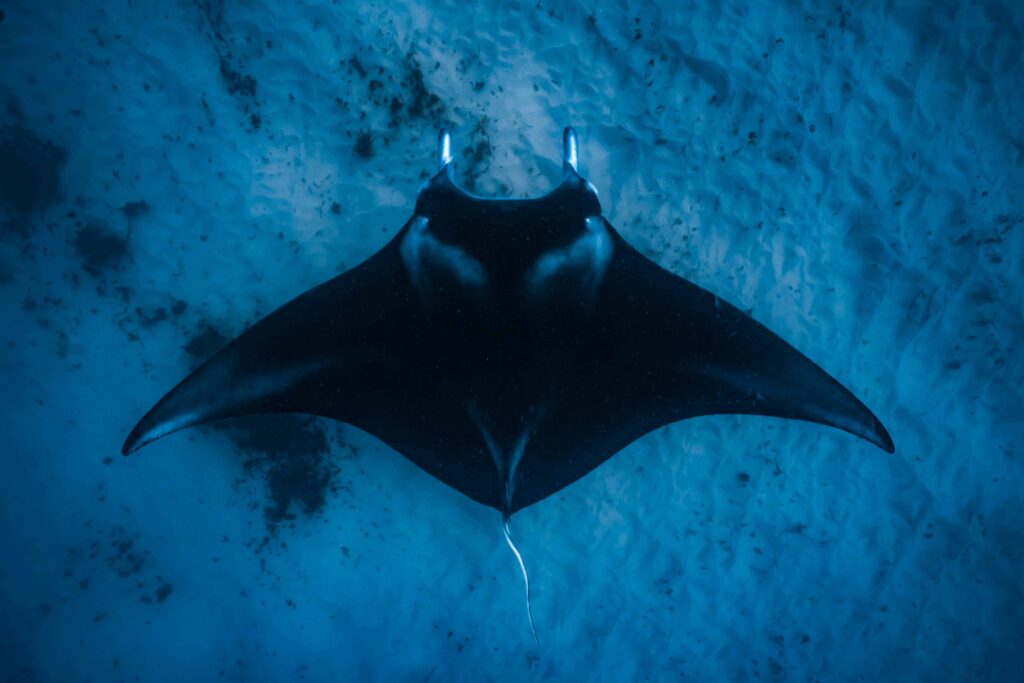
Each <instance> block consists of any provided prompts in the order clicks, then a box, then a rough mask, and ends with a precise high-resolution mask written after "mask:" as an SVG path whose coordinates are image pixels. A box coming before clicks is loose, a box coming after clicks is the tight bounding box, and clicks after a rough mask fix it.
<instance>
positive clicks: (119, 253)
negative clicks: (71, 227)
mask: <svg viewBox="0 0 1024 683" xmlns="http://www.w3.org/2000/svg"><path fill="white" fill-rule="evenodd" d="M71 246H72V247H73V248H74V250H75V254H76V255H77V256H78V260H79V261H80V262H81V265H82V270H84V271H85V272H86V273H88V274H89V275H92V276H93V277H99V276H101V275H104V274H105V273H106V272H108V271H111V270H120V269H122V268H123V267H124V265H125V263H127V262H128V260H129V254H128V238H127V237H126V236H124V235H119V234H117V233H115V232H113V231H112V230H110V229H109V228H108V227H107V226H105V225H103V224H102V223H96V222H94V223H89V224H87V225H86V226H85V227H83V228H82V229H80V230H79V231H78V232H77V233H75V236H74V237H73V238H72V239H71Z"/></svg>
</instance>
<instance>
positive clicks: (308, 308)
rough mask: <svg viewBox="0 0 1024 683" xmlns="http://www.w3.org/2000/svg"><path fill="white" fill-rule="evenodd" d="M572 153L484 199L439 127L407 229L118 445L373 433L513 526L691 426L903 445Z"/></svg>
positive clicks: (220, 358)
mask: <svg viewBox="0 0 1024 683" xmlns="http://www.w3.org/2000/svg"><path fill="white" fill-rule="evenodd" d="M577 164H578V142H577V138H576V134H575V132H574V131H573V130H572V129H571V128H567V129H566V130H565V135H564V151H563V169H564V175H563V179H562V182H561V183H560V184H559V185H558V186H557V187H556V188H555V189H553V190H552V191H551V192H549V193H548V194H546V195H544V196H542V197H538V198H531V199H489V198H482V197H477V196H474V195H472V194H470V193H468V192H466V191H465V190H463V189H462V188H460V187H459V186H458V185H456V183H455V181H454V180H453V173H452V168H453V162H452V158H451V138H450V135H449V134H448V133H447V131H442V133H441V135H440V137H439V143H438V172H437V173H436V175H434V176H433V177H432V178H431V179H430V180H429V181H428V182H427V183H426V185H425V186H424V187H423V189H422V190H421V192H420V194H419V197H418V198H417V201H416V206H415V210H414V212H413V216H412V217H411V218H410V219H409V221H408V222H407V223H406V224H405V226H404V227H403V228H402V229H401V230H400V231H399V232H398V234H397V235H396V236H395V237H394V238H393V239H392V240H391V241H390V242H389V243H388V244H387V245H385V246H384V247H383V248H382V249H381V250H380V251H379V252H377V253H376V254H375V255H374V256H372V257H371V258H370V259H368V260H367V261H365V262H364V263H362V264H361V265H359V266H357V267H356V268H353V269H352V270H350V271H348V272H346V273H343V274H342V275H340V276H338V277H336V278H334V279H332V280H329V281H328V282H325V283H324V284H322V285H320V286H318V287H315V288H313V289H311V290H310V291H308V292H306V293H305V294H302V295H301V296H299V297H298V298H296V299H294V300H293V301H291V302H289V303H287V304H285V305H283V306H282V307H281V308H279V309H277V310H276V311H274V312H273V313H271V314H270V315H268V316H266V317H265V318H264V319H262V320H260V321H259V322H257V323H256V324H255V325H253V326H252V327H251V328H249V329H248V330H247V331H245V332H244V333H243V334H241V335H240V336H239V337H238V338H237V339H235V340H234V341H232V342H231V343H230V344H228V345H227V346H226V347H225V348H224V349H222V350H221V351H220V352H219V353H217V354H216V355H214V356H213V357H212V358H210V359H209V360H208V361H207V362H206V363H205V364H204V365H202V366H201V367H199V368H198V369H197V370H196V371H195V372H193V373H192V374H190V375H189V376H188V377H186V378H185V379H184V380H183V381H182V382H181V383H180V384H179V385H178V386H176V387H175V388H174V389H172V390H171V391H170V392H169V393H168V394H167V395H166V396H164V397H163V398H162V399H161V400H160V401H159V402H158V403H157V404H156V405H155V406H154V407H153V408H152V410H150V411H149V412H148V413H147V414H146V415H145V416H144V417H143V418H142V420H141V421H140V422H139V423H138V425H137V426H136V427H135V428H134V429H133V430H132V432H131V434H129V436H128V439H127V441H126V442H125V444H124V448H123V452H124V453H125V454H126V455H127V454H128V453H131V452H132V451H134V450H136V449H138V448H139V447H141V446H142V445H145V444H146V443H149V442H151V441H153V440H154V439H157V438H160V437H163V436H166V435H167V434H169V433H171V432H173V431H176V430H179V429H183V428H185V427H189V426H192V425H197V424H201V423H204V422H209V421H211V420H217V419H221V418H226V417H234V416H240V415H248V414H255V413H307V414H311V415H318V416H322V417H328V418H332V419H335V420H340V421H343V422H347V423H350V424H353V425H355V426H357V427H359V428H361V429H364V430H366V431H368V432H370V433H371V434H374V435H375V436H377V437H379V438H380V439H381V440H383V441H384V442H385V443H387V444H388V445H389V446H391V447H392V448H394V449H395V450H397V451H398V452H399V453H401V454H402V455H404V456H405V457H407V458H408V459H409V460H411V461H412V462H414V463H415V464H416V465H418V466H419V467H420V468H422V469H423V470H425V471H426V472H428V473H429V474H431V475H433V476H434V477H437V478H438V479H440V480H441V481H443V482H444V483H446V484H448V485H449V486H451V487H453V488H455V489H456V490H458V491H460V492H462V493H464V494H465V495H467V496H469V497H470V498H472V499H473V500H475V501H478V502H480V503H482V504H484V505H489V506H491V507H494V508H496V509H498V510H500V511H501V512H502V513H503V515H504V517H505V519H506V521H507V518H508V517H509V516H510V515H511V514H512V513H514V512H515V511H517V510H520V509H522V508H524V507H526V506H528V505H532V504H533V503H536V502H537V501H540V500H543V499H544V498H546V497H547V496H550V495H551V494H553V493H555V492H556V491H559V490H560V489H562V488H564V487H565V486H568V485H569V484H571V483H572V482H574V481H576V480H577V479H579V478H580V477H582V476H584V475H585V474H587V473H588V472H590V471H592V470H593V469H594V468H596V467H597V466H599V465H600V464H601V463H603V462H604V461H605V460H607V459H608V458H609V457H611V456H612V455H614V454H615V453H616V452H618V451H619V450H621V449H622V448H623V447H625V446H626V445H627V444H629V443H631V442H632V441H634V440H636V439H638V438H639V437H641V436H643V435H644V434H646V433H647V432H649V431H651V430H652V429H655V428H657V427H660V426H662V425H665V424H668V423H671V422H676V421H678V420H683V419H686V418H689V417H695V416H700V415H712V414H723V413H743V414H751V415H767V416H773V417H781V418H789V419H796V420H806V421H811V422H817V423H819V424H823V425H828V426H831V427H836V428H839V429H842V430H845V431H847V432H850V433H851V434H854V435H856V436H859V437H861V438H863V439H866V440H868V441H870V442H871V443H873V444H875V445H877V446H879V447H881V448H882V449H884V450H886V451H889V452H892V451H893V450H894V448H893V442H892V439H891V438H890V437H889V434H888V432H886V430H885V428H884V427H883V426H882V424H881V422H879V420H878V419H877V418H876V417H875V416H874V415H873V414H872V413H871V411H870V410H868V409H867V408H866V407H865V406H864V404H863V403H861V402H860V401H859V400H858V399H857V398H856V397H855V396H854V395H853V394H851V393H850V392H849V391H848V390H847V389H846V388H844V387H843V386H842V385H841V384H840V383H839V382H838V381H837V380H835V379H833V378H832V377H831V376H830V375H828V374H827V373H826V372H825V371H824V370H822V369H821V368H820V367H818V366H817V365H816V364H815V363H814V362H812V361H811V360H809V359H808V358H806V357H805V356H804V355H802V354H801V353H800V352H798V351H797V350H796V349H794V348H793V347H792V346H790V345H789V344H787V343H786V342H785V341H783V340H782V339H781V338H780V337H778V336H777V335H775V334H774V333H772V332H771V331H769V330H768V329H767V328H766V327H764V326H762V325H761V324H760V323H758V322H756V321H755V320H753V319H752V318H751V317H749V316H747V315H746V314H744V313H742V312H741V311H740V310H739V309H737V308H735V307H733V306H731V305H729V304H728V303H725V302H724V301H722V300H721V299H719V298H718V297H716V296H714V295H713V294H711V293H709V292H707V291H705V290H703V289H701V288H700V287H698V286H697V285H695V284H693V283H691V282H688V281H686V280H684V279H683V278H681V277H678V276H676V275H674V274H672V273H670V272H669V271H667V270H665V269H663V268H661V267H660V266H658V265H657V264H655V263H654V262H652V261H650V260H649V259H647V258H646V257H644V256H643V255H641V254H640V253H639V252H637V251H636V250H635V249H633V248H632V247H631V246H629V244H627V243H626V242H625V240H623V238H622V237H621V236H620V235H619V234H618V233H617V232H616V231H615V229H614V228H613V227H612V226H611V225H610V224H609V223H608V221H607V220H606V219H605V218H604V216H603V215H602V211H601V205H600V202H599V201H598V198H597V193H596V192H595V190H594V188H593V187H592V186H591V185H590V183H589V182H587V181H586V180H585V179H584V178H583V177H582V176H581V175H580V174H579V172H578V170H577ZM510 544H511V541H510Z"/></svg>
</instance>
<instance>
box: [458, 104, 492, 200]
mask: <svg viewBox="0 0 1024 683" xmlns="http://www.w3.org/2000/svg"><path fill="white" fill-rule="evenodd" d="M489 123H490V120H489V119H488V118H487V117H486V116H481V117H480V118H479V119H478V120H477V122H476V125H475V126H474V127H473V132H472V134H471V136H470V144H469V146H467V147H465V148H463V150H462V156H463V157H464V158H465V159H466V161H467V164H466V172H465V173H464V175H463V180H462V183H463V185H464V186H465V188H466V189H467V190H469V191H470V192H474V191H476V189H477V180H478V179H479V178H480V177H481V176H482V175H484V174H485V173H486V172H487V168H488V159H489V158H490V155H491V151H492V147H491V141H490V139H489V138H488V137H487V126H488V124H489Z"/></svg>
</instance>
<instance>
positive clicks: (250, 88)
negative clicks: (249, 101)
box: [220, 57, 256, 97]
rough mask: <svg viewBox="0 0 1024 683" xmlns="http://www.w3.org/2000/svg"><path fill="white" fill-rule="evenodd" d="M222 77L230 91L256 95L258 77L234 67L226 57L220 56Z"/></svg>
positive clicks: (244, 94) (249, 95) (242, 94)
mask: <svg viewBox="0 0 1024 683" xmlns="http://www.w3.org/2000/svg"><path fill="white" fill-rule="evenodd" d="M220 77H221V78H222V79H223V80H224V87H226V88H227V89H228V93H230V94H232V95H236V96H241V97H256V79H255V78H253V77H252V76H249V75H248V74H244V73H242V72H241V71H239V70H237V69H235V68H232V66H231V64H229V63H228V60H227V59H225V58H224V57H221V58H220Z"/></svg>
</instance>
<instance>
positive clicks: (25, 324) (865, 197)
mask: <svg viewBox="0 0 1024 683" xmlns="http://www.w3.org/2000/svg"><path fill="white" fill-rule="evenodd" d="M0 17H2V21H0V65H2V69H0V226H2V227H0V237H2V244H0V348H2V351H0V386H2V387H3V390H2V391H0V463H2V476H0V558H2V562H0V615H2V623H0V629H2V630H0V680H5V681H8V680H9V681H119V680H125V681H180V680H228V681H280V680H306V681H337V680H388V681H394V680H402V681H404V680H410V681H413V680H415V681H423V680H431V681H448V680H465V681H487V680H490V681H516V680H596V681H632V680H652V681H663V680H677V679H679V680H699V681H720V680H723V681H724V680H755V679H756V680H763V681H783V680H788V681H811V680H822V681H827V680H842V681H846V680H866V681H877V680H910V681H916V680H922V681H960V680H978V681H995V680H998V681H1004V680H1022V676H1024V662H1022V657H1021V654H1020V652H1021V648H1022V647H1024V600H1022V599H1024V595H1022V593H1024V577H1022V570H1024V556H1022V553H1024V518H1022V501H1024V496H1022V483H1024V476H1022V475H1024V450H1022V448H1024V447H1022V441H1024V407H1022V406H1024V403H1022V400H1024V358H1022V354H1021V353H1020V347H1021V344H1022V342H1024V277H1022V272H1024V268H1022V266H1024V207H1022V201H1021V188H1024V166H1022V158H1024V126H1022V122H1024V69H1022V34H1024V5H1021V4H1019V3H1014V2H960V3H957V2H942V1H933V2H917V3H903V2H864V3H848V4H840V3H836V2H822V3H814V2H802V3H801V2H798V3H788V2H786V3H775V2H763V3H761V2H753V3H752V2H749V1H747V0H743V1H742V2H724V3H693V2H681V3H677V2H665V3H640V2H615V3H607V4H605V3H602V4H601V5H600V7H599V8H596V7H587V6H585V5H583V4H580V3H575V2H561V1H559V2H554V1H553V0H540V2H536V1H534V2H525V3H488V2H466V1H461V2H429V3H427V2H417V3H406V2H386V3H348V2H333V3H330V2H280V3H269V2H255V1H252V2H249V1H247V2H234V1H231V0H226V1H221V2H218V1H216V0H205V1H197V2H149V1H145V0H135V1H133V2H128V1H124V0H119V1H111V2H57V1H53V2H39V3H33V2H17V1H16V2H13V3H7V4H6V5H4V6H3V7H2V14H0ZM567 124H572V125H574V126H575V127H576V128H577V130H578V131H579V133H580V138H581V149H580V165H581V171H582V172H583V174H584V175H585V176H586V177H587V178H589V180H590V181H591V182H592V183H593V184H594V185H595V186H596V188H597V189H598V191H599V192H600V196H601V200H602V203H603V207H604V212H605V215H606V216H607V217H608V218H609V220H610V221H611V223H612V224H613V225H614V226H615V227H616V228H617V229H618V230H619V231H620V233H622V235H623V236H624V237H625V238H626V239H627V240H628V241H629V242H630V243H632V244H633V245H635V246H636V247H637V248H638V249H640V250H641V251H642V252H643V253H644V254H646V255H647V256H649V257H650V258H652V259H654V260H655V261H657V262H658V263H659V264H661V265H663V266H664V267H666V268H668V269H670V270H672V271H673V272H675V273H677V274H679V275H682V276H683V277H686V278H688V279H690V280H692V281H694V282H696V283H698V284H700V285H701V286H703V287H705V288H707V289H709V290H711V291H713V292H715V293H716V294H718V295H719V296H721V297H723V298H725V299H726V300H728V301H730V302H732V303H734V304H736V305H737V306H739V307H740V308H741V309H743V310H745V311H747V312H748V313H750V314H752V315H753V316H754V317H755V318H756V319H757V320H759V321H761V322H762V323H764V324H766V325H768V326H769V327H770V328H772V329H773V330H774V331H776V332H777V333H779V334H780V335H781V336H782V337H784V338H785V339H787V340H788V341H789V342H791V343H792V344H794V345H795V346H796V347H797V348H798V349H800V350H801V351H802V352H804V353H805V354H806V355H807V356H809V357H810V358H812V359H813V360H815V361H816V362H817V363H819V364H820V365H821V366H822V367H823V368H824V369H825V370H826V371H828V372H829V373H830V374H832V375H834V376H835V377H837V378H838V379H839V380H840V381H841V382H843V383H844V384H845V385H846V386H848V387H849V388H850V389H851V390H852V391H853V392H854V393H855V394H856V395H858V396H859V397H860V398H861V399H862V400H863V401H864V402H865V403H866V404H867V405H868V406H869V407H870V408H871V409H872V410H873V411H874V412H875V413H876V414H877V415H878V416H879V418H880V419H881V420H882V422H884V423H885V425H886V427H888V429H889V431H890V433H891V434H892V436H893V439H894V440H895V442H896V448H897V450H896V453H895V455H891V456H890V455H886V454H885V453H883V452H882V451H881V450H879V449H877V448H874V447H873V446H871V445H870V444H868V443H866V442H864V441H860V440H858V439H855V438H854V437H851V436H849V435H847V434H844V433H842V432H839V431H837V430H831V429H826V428H823V427H820V426H816V425H811V424H807V423H800V422H791V421H782V420H775V419H768V418H755V417H742V416H719V417H705V418H700V419H694V420H689V421H685V422H681V423H677V424H674V425H671V426H669V427H666V428H663V429H660V430H658V431H656V432H654V433H652V434H650V435H648V436H646V437H645V438H643V439H641V440H640V441H638V442H636V443H634V444H632V445H631V446H630V447H628V448H627V449H625V450H624V451H622V452H621V453H619V454H618V455H616V456H615V457H614V458H612V459H611V460H609V461H608V462H607V463H605V464H604V465H603V466H601V467H600V468H599V469H598V470H596V471H594V472H593V473H591V474H590V475H588V476H586V477H585V478H583V479H582V480H580V481H579V482H577V483H575V484H573V485H572V486H570V487H568V488H566V489H565V490H563V491H561V492H560V493H558V494H557V495H555V496H553V497H551V498H549V499H547V500H545V501H543V502H541V503H539V504H537V505H535V506H532V507H530V508H528V509H526V510H524V511H522V512H521V513H519V514H517V515H515V517H513V519H512V526H513V530H514V533H515V535H516V537H517V540H518V544H519V547H520V549H521V550H522V552H523V555H524V559H525V562H526V565H527V567H528V568H529V570H530V578H531V588H532V591H533V614H534V619H535V621H536V625H537V632H538V636H539V642H538V643H535V642H534V640H533V637H532V635H531V633H530V629H529V625H528V622H527V619H526V610H525V605H524V599H523V590H522V585H521V578H520V576H519V568H518V565H517V564H516V562H515V560H514V558H513V557H512V555H511V553H510V552H509V551H508V548H507V547H506V546H505V544H504V540H503V538H502V535H501V531H500V516H499V515H498V513H497V512H495V511H494V510H492V509H488V508H484V507H482V506H480V505H477V504H476V503H473V502H472V501H470V500H469V499H467V498H465V497H463V496H462V495H461V494H459V493H457V492H455V491H454V490H452V489H450V488H448V487H446V486H444V485H443V484H441V483H440V482H438V481H437V480H435V479H433V478H431V477H429V476H427V475H426V474H424V473H423V472H421V471H420V470H418V469H417V468H416V467H415V466H413V465H412V464H411V463H409V462H408V461H406V460H405V459H404V458H402V457H401V456H400V455H398V454H397V453H395V452H394V451H392V450H390V449H389V448H387V447H386V446H384V445H383V444H381V443H380V442H379V441H377V440H376V439H374V438H373V437H370V436H368V435H367V434H365V433H362V432H360V431H358V430H356V429H354V428H351V427H348V426H345V425H340V424H337V423H331V422H328V421H323V420H316V419H312V418H303V417H291V416H286V417H275V418H259V419H248V420H238V421H232V422H229V423H222V424H217V425H213V426H210V427H206V428H201V429H196V430H190V431H186V432H182V433H181V434H177V435H175V436H173V437H170V438H167V439H164V440H162V441H160V442H159V443H157V444H154V445H153V446H151V447H149V448H147V449H145V450H144V451H142V452H140V453H138V454H136V455H134V456H132V457H130V458H122V457H120V454H119V449H120V445H121V443H122V441H123V440H124V437H125V435H126V434H127V432H128V430H129V429H130V428H131V427H132V426H133V425H134V424H135V422H136V421H137V420H138V418H139V417H140V416H141V415H142V413H143V412H144V411H145V410H146V409H148V408H149V407H150V406H151V405H152V404H153V402H154V401H155V400H157V399H158V398H159V397H160V396H162V395H163V393H164V392H165V391H167V390H168V389H169V388H170V387H171V386H173V384H174V383H176V382H177V381H178V380H179V379H180V378H181V377H183V376H184V374H185V373H186V372H187V371H188V370H189V369H191V368H193V367H195V365H196V364H197V363H199V362H201V361H202V360H204V359H205V358H206V357H208V356H209V355H210V354H211V353H213V352H214V351H216V350H217V349H218V348H219V347H220V345H222V344H223V343H225V342H226V341H227V340H229V339H230V338H232V337H233V336H234V335H236V334H238V333H239V332H241V331H242V330H244V329H245V328H246V326H247V325H249V324H251V323H253V322H254V321H256V320H257V319H259V317H261V316H262V315H265V314H266V313H268V312H270V311H271V310H273V309H274V308H276V307H277V306H279V305H281V304H283V303H285V302H286V301H288V300H289V299H290V298H292V297H293V296H295V295H297V294H299V293H301V292H303V291H305V290H306V289H308V288H309V287H311V286H313V285H315V284H318V283H319V282H322V281H323V280H326V279H328V278H330V277H332V276H334V275H336V274H337V273H339V272H342V271H344V270H346V269H348V268H350V267H352V266H354V265H356V264H358V263H359V262H360V261H361V260H363V259H364V258H366V257H367V256H369V255H370V254H372V253H373V252H375V251H376V250H377V249H378V248H380V246H382V245H383V244H384V243H385V242H386V241H387V240H389V239H390V238H391V237H392V236H393V235H394V234H395V232H396V231H397V230H398V229H399V228H400V227H401V225H402V224H403V222H404V221H405V220H406V219H407V217H408V215H409V213H410V212H411V209H412V203H413V201H414V199H415V196H416V192H417V190H418V189H419V187H420V185H421V184H422V183H423V181H424V180H425V178H426V177H427V176H428V174H430V173H432V172H433V170H434V163H435V158H434V154H435V152H434V144H435V136H436V132H437V129H438V128H439V127H440V126H441V125H449V126H451V127H452V129H453V132H454V136H455V137H454V140H455V152H456V163H457V169H456V177H457V179H458V181H459V182H460V183H462V184H463V185H464V186H465V187H467V188H468V189H470V190H473V191H475V192H478V193H480V194H483V195H489V196H499V195H500V196H511V197H519V196H533V195H539V194H542V193H543V192H545V191H546V190H547V189H549V188H550V187H552V186H553V185H554V184H555V183H556V182H557V181H558V179H559V177H560V169H561V158H560V146H559V145H560V135H561V130H562V127H563V126H565V125H567Z"/></svg>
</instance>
